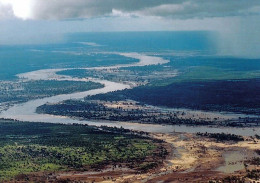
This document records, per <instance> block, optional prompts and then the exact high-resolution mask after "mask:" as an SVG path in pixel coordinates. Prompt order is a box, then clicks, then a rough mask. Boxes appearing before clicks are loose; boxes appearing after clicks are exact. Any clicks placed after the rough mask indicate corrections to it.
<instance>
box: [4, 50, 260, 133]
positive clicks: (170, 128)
mask: <svg viewBox="0 0 260 183" xmlns="http://www.w3.org/2000/svg"><path fill="white" fill-rule="evenodd" d="M117 54H119V55H122V56H125V57H131V58H135V59H138V60H139V62H137V63H133V64H126V65H116V66H109V67H94V68H83V69H96V70H102V69H115V68H121V67H132V66H140V67H141V66H146V65H158V64H166V63H168V62H169V61H168V60H165V59H163V58H160V57H154V56H147V55H143V54H139V53H117ZM69 69H73V68H69ZM63 70H68V68H66V69H45V70H37V71H33V72H28V73H23V74H19V75H18V77H19V78H21V79H23V80H59V81H64V80H67V81H86V82H87V81H93V82H98V83H101V84H103V85H104V87H103V88H100V89H94V90H89V91H85V92H77V93H72V94H64V95H57V96H53V97H47V98H43V99H36V100H31V101H28V102H26V103H22V104H16V105H14V106H12V107H10V108H9V109H8V110H6V111H3V112H2V113H1V114H0V118H8V119H16V120H20V121H29V122H49V123H80V124H89V125H95V126H101V125H106V126H112V127H114V126H115V127H123V128H126V129H133V130H142V131H145V132H160V133H171V132H189V133H197V132H203V133H205V132H209V133H221V132H224V133H233V134H237V135H246V136H251V135H255V134H260V128H259V127H257V128H227V127H208V126H186V125H155V124H140V123H127V122H96V121H81V120H77V119H71V118H68V117H64V116H53V115H48V114H37V113H36V112H35V111H36V108H37V107H38V106H41V105H43V104H46V103H48V102H49V103H57V102H61V101H64V100H69V99H82V98H84V97H86V96H90V95H96V94H101V93H107V92H111V91H117V90H123V89H127V88H131V87H133V86H134V83H127V82H126V83H116V82H112V81H107V80H100V79H96V78H88V79H84V78H83V79H82V78H72V77H70V76H63V75H58V74H56V73H57V72H58V71H63ZM190 111H191V112H192V110H190ZM194 112H195V113H197V112H198V111H194ZM204 113H207V112H204ZM217 115H220V116H222V117H223V118H225V117H227V116H228V117H238V116H237V114H228V113H227V114H217Z"/></svg>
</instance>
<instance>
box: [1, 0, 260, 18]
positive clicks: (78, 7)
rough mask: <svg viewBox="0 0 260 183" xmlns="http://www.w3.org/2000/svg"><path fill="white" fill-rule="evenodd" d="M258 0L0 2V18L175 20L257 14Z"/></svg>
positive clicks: (34, 0) (22, 0) (4, 0)
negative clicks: (114, 17) (140, 18)
mask: <svg viewBox="0 0 260 183" xmlns="http://www.w3.org/2000/svg"><path fill="white" fill-rule="evenodd" d="M259 7H260V1H258V0H228V1H227V0H216V1H209V0H141V1H140V0H0V10H1V13H0V18H6V17H12V16H16V17H17V18H21V19H34V20H39V19H40V20H45V19H47V20H50V19H56V20H60V19H77V18H92V17H103V16H159V17H172V18H178V19H188V18H204V17H225V16H248V15H256V14H260V11H258V10H259Z"/></svg>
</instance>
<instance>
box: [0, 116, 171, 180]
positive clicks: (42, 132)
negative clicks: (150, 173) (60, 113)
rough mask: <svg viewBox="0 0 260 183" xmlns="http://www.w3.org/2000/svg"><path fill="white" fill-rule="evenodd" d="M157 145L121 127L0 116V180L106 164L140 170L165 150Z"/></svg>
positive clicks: (81, 169)
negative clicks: (23, 119) (159, 150)
mask: <svg viewBox="0 0 260 183" xmlns="http://www.w3.org/2000/svg"><path fill="white" fill-rule="evenodd" d="M159 146H160V145H158V143H156V142H154V141H153V140H152V139H150V138H145V137H142V136H140V135H137V134H133V133H130V131H127V130H124V129H116V128H108V127H104V128H103V129H102V130H101V129H98V128H96V127H90V126H85V125H75V124H74V125H62V124H47V123H26V122H13V121H12V122H10V121H6V120H0V181H4V180H10V179H15V177H16V176H18V175H21V174H30V173H35V172H45V171H46V172H54V171H70V170H78V171H87V170H90V169H100V168H102V167H104V166H105V165H107V164H113V165H114V164H120V163H125V164H127V165H128V166H131V167H133V168H136V169H139V170H142V169H143V168H144V165H146V164H150V165H151V164H156V165H157V160H156V159H158V158H159V157H163V156H164V155H163V152H164V153H166V152H165V151H162V152H161V153H155V152H156V150H158V148H159ZM160 149H161V150H165V149H163V148H161V147H160ZM147 157H152V158H151V160H149V161H148V160H147ZM147 168H149V167H147ZM25 177H26V176H25Z"/></svg>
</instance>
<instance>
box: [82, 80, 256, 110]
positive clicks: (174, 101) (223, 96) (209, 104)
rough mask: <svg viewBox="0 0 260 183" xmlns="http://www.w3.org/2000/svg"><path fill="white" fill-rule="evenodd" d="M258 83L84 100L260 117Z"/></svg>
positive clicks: (177, 86)
mask: <svg viewBox="0 0 260 183" xmlns="http://www.w3.org/2000/svg"><path fill="white" fill-rule="evenodd" d="M259 91H260V79H248V80H220V81H207V82H205V81H200V82H192V81H191V82H180V83H179V82H178V83H172V84H170V85H167V86H158V87H154V86H141V87H137V88H134V89H129V90H123V91H116V92H110V93H107V94H99V95H95V96H90V97H87V99H92V100H96V99H99V100H107V101H113V100H114V101H117V100H126V99H132V100H135V101H138V102H143V103H145V104H150V105H155V106H167V107H174V108H190V109H196V110H208V111H231V112H241V113H246V114H259V111H260V110H259V109H260V93H259Z"/></svg>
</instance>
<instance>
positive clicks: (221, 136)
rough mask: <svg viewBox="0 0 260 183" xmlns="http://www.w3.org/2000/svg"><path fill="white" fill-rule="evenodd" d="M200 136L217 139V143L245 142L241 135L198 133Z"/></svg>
mask: <svg viewBox="0 0 260 183" xmlns="http://www.w3.org/2000/svg"><path fill="white" fill-rule="evenodd" d="M197 135H198V136H203V137H208V138H213V139H216V140H217V141H220V142H223V141H235V142H239V141H244V138H243V137H242V136H240V135H234V134H225V133H197Z"/></svg>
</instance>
